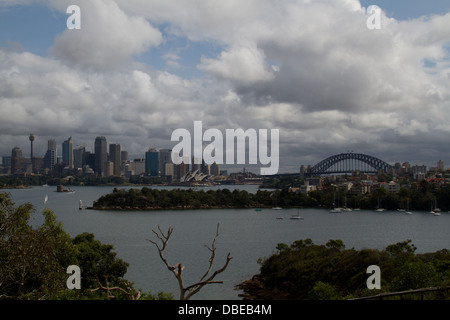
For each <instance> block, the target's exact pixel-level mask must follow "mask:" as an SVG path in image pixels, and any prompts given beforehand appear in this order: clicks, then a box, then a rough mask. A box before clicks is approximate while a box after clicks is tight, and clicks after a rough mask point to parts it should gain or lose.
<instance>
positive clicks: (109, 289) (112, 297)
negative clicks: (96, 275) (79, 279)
mask: <svg viewBox="0 0 450 320" xmlns="http://www.w3.org/2000/svg"><path fill="white" fill-rule="evenodd" d="M105 281H106V287H105V286H103V285H102V283H101V282H100V281H99V280H97V283H98V288H95V289H91V292H95V291H98V290H104V291H106V293H107V295H108V298H110V299H115V298H116V297H115V296H114V295H112V293H111V291H120V292H123V293H124V294H125V295H126V296H127V297H128V299H129V300H139V299H140V298H141V292H140V291H138V292H137V294H136V296H135V295H134V294H133V293H131V292H128V291H126V290H125V289H123V288H121V287H109V284H108V280H107V279H105Z"/></svg>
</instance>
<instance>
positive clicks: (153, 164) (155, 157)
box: [145, 148, 159, 177]
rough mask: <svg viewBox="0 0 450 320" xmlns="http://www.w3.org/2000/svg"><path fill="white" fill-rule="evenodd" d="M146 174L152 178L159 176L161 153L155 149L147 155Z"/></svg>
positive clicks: (150, 150)
mask: <svg viewBox="0 0 450 320" xmlns="http://www.w3.org/2000/svg"><path fill="white" fill-rule="evenodd" d="M145 173H146V174H148V175H150V176H152V177H156V176H158V175H159V153H158V151H157V150H156V149H154V148H150V149H148V151H147V152H146V153H145Z"/></svg>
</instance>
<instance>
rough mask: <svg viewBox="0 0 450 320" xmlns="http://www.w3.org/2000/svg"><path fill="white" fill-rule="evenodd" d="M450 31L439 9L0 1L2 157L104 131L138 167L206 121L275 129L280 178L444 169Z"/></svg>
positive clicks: (321, 2)
mask: <svg viewBox="0 0 450 320" xmlns="http://www.w3.org/2000/svg"><path fill="white" fill-rule="evenodd" d="M70 5H78V6H79V7H80V9H81V21H82V22H81V29H80V30H69V29H68V28H67V24H66V21H67V19H68V17H69V15H68V14H67V13H66V9H67V8H68V7H69V6H70ZM370 5H378V6H379V7H380V8H381V9H382V13H381V28H380V29H379V30H370V29H369V28H367V24H366V21H367V19H368V17H369V14H368V13H367V11H366V10H367V8H368V7H369V6H370ZM449 30H450V3H448V2H445V1H427V2H426V3H424V2H422V1H418V0H416V1H406V0H399V1H388V0H380V1H376V2H372V1H369V0H361V1H358V0H336V1H328V0H317V1H314V2H311V1H288V0H280V1H277V2H273V1H269V0H258V1H254V0H246V1H239V2H236V1H227V2H214V3H210V2H207V1H196V2H195V4H193V3H191V2H189V1H178V0H172V1H165V2H159V1H158V2H156V1H133V2H129V1H124V0H116V1H104V0H98V1H95V2H92V1H88V0H77V1H69V0H58V1H57V0H37V1H33V2H27V1H22V0H12V1H11V0H8V1H6V0H0V112H2V117H1V118H0V141H1V143H0V154H1V155H9V154H10V153H11V150H12V148H14V147H15V146H19V147H20V148H21V149H22V152H23V153H24V154H25V155H26V154H28V153H29V152H30V147H29V145H27V144H26V142H28V143H29V142H30V141H29V140H28V139H29V135H30V132H33V133H34V134H35V135H36V139H35V141H34V142H33V144H34V150H35V151H34V153H35V154H36V155H38V154H39V153H40V152H41V150H46V147H47V146H46V144H47V141H48V140H50V139H52V138H54V137H58V138H57V139H58V141H57V144H58V149H59V148H61V144H62V143H63V141H65V140H66V139H68V138H69V137H72V138H73V139H74V140H73V141H74V145H75V146H76V145H78V144H81V143H86V147H87V148H89V149H91V150H92V151H93V150H94V139H95V137H97V136H105V137H107V139H108V141H111V142H112V143H115V144H120V145H121V146H122V148H123V149H125V150H127V151H128V152H129V154H130V157H131V158H134V157H143V156H144V154H145V152H146V151H147V150H148V148H149V147H154V148H156V149H158V150H159V149H171V148H172V147H173V146H174V143H172V142H171V141H170V136H171V133H172V132H173V131H174V130H176V129H178V128H186V127H187V128H188V129H190V124H192V123H193V122H194V121H203V123H204V126H205V129H206V128H217V129H219V130H221V131H224V130H226V129H228V128H229V129H238V128H242V129H244V130H246V129H249V128H254V129H256V130H258V129H269V130H270V129H279V131H280V150H279V154H280V164H279V165H280V169H279V172H280V173H283V172H296V171H297V170H298V168H299V167H300V165H302V164H303V165H308V164H310V165H314V164H316V163H318V162H319V161H321V160H323V159H325V158H327V157H329V156H331V155H334V154H339V153H342V152H346V151H347V150H354V151H355V152H359V153H363V154H369V155H373V156H375V157H378V158H380V159H383V160H384V161H386V162H388V163H390V164H394V163H395V162H405V161H409V162H410V163H413V164H418V165H422V164H423V165H426V166H430V167H431V166H436V165H437V161H439V160H443V161H444V163H450V146H449V143H448V141H447V140H448V139H447V137H448V134H449V133H450V114H449V113H448V110H449V108H450V99H449V97H450V85H449V84H450V77H449V74H450V50H449V48H450V31H449ZM61 151H62V150H61ZM59 155H62V152H59ZM42 156H44V155H42ZM240 167H242V166H236V168H240ZM248 167H250V166H248ZM160 170H161V168H160Z"/></svg>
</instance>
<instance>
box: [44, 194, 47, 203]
mask: <svg viewBox="0 0 450 320" xmlns="http://www.w3.org/2000/svg"><path fill="white" fill-rule="evenodd" d="M47 201H48V195H47V194H46V195H45V198H44V204H47Z"/></svg>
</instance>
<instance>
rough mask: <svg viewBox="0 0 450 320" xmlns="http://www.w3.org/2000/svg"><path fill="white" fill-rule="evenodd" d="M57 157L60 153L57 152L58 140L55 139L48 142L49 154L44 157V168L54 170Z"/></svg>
mask: <svg viewBox="0 0 450 320" xmlns="http://www.w3.org/2000/svg"><path fill="white" fill-rule="evenodd" d="M57 157H58V152H57V150H56V140H55V139H51V140H48V147H47V152H46V153H45V156H44V168H48V169H50V170H53V168H54V167H55V164H56V161H57Z"/></svg>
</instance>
